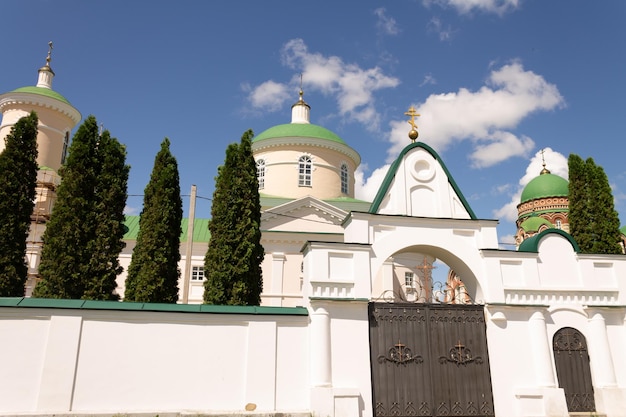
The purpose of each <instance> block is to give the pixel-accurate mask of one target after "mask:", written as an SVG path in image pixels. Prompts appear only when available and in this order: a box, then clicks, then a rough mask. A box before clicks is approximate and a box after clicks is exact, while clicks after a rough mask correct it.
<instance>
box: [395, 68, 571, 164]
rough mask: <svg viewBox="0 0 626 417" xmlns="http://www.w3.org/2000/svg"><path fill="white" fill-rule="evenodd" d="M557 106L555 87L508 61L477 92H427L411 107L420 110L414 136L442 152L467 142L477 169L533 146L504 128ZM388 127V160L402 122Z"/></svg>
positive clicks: (400, 143)
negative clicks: (426, 96) (427, 94)
mask: <svg viewBox="0 0 626 417" xmlns="http://www.w3.org/2000/svg"><path fill="white" fill-rule="evenodd" d="M563 105H564V99H563V97H562V96H561V94H560V93H559V91H558V89H557V87H556V86H555V85H553V84H550V83H548V82H547V81H546V80H545V79H544V78H543V77H541V76H540V75H537V74H535V73H533V72H532V71H527V70H524V68H523V67H522V65H521V64H520V63H519V62H513V63H511V64H507V65H504V66H502V67H501V68H499V69H496V70H493V71H492V72H491V74H490V75H489V77H488V79H487V81H486V85H485V86H483V87H482V88H480V89H479V90H478V91H470V90H468V89H465V88H461V89H459V91H457V92H452V93H443V94H433V95H431V96H429V97H428V98H427V99H426V101H425V102H424V103H422V104H420V105H416V106H415V107H416V108H417V111H418V113H420V114H421V117H420V118H419V120H418V124H419V132H420V135H421V136H422V137H426V138H427V142H428V144H429V145H431V146H432V147H433V148H435V149H436V150H437V151H438V152H443V151H444V150H445V149H447V148H448V147H450V146H451V145H452V144H454V143H456V142H460V141H464V140H469V141H471V142H472V144H473V152H472V153H471V154H470V156H469V157H470V160H471V163H472V165H473V166H474V167H476V168H483V167H489V166H492V165H495V164H497V163H499V162H502V161H504V160H506V159H508V158H510V157H513V156H522V157H523V156H527V155H528V152H530V151H531V150H532V149H533V147H534V143H533V141H532V139H531V138H529V137H527V136H523V135H522V136H516V135H515V134H513V133H511V132H510V131H508V129H513V128H515V127H516V126H517V125H518V124H519V123H520V122H521V121H522V120H523V119H524V118H526V117H527V116H529V115H530V114H532V113H534V112H537V111H547V110H553V109H555V108H557V107H559V106H563ZM390 128H391V130H390V136H389V140H390V142H391V143H392V146H391V147H390V148H389V150H388V155H389V159H394V158H395V157H396V156H397V155H398V153H399V152H400V151H401V150H402V149H403V148H404V147H405V146H406V144H407V139H406V122H405V121H402V122H399V121H392V122H391V123H390Z"/></svg>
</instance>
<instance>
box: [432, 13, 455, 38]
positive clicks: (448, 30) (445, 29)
mask: <svg viewBox="0 0 626 417" xmlns="http://www.w3.org/2000/svg"><path fill="white" fill-rule="evenodd" d="M427 28H428V30H429V31H430V32H434V33H436V34H437V36H439V40H440V41H449V40H450V39H451V38H452V35H453V34H454V30H452V26H450V25H447V26H445V25H444V24H443V22H442V21H441V19H439V18H438V17H433V18H432V19H430V22H428V25H427Z"/></svg>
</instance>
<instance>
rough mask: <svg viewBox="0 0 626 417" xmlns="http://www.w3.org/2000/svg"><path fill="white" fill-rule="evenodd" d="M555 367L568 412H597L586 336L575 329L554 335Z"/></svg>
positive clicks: (568, 329) (562, 330)
mask: <svg viewBox="0 0 626 417" xmlns="http://www.w3.org/2000/svg"><path fill="white" fill-rule="evenodd" d="M552 346H553V350H554V363H555V365H556V375H557V378H558V380H559V387H561V388H563V390H564V391H565V400H566V401H567V410H568V411H569V412H575V411H596V405H595V400H594V396H593V383H592V381H591V369H590V367H589V354H588V353H587V342H586V340H585V336H583V335H582V333H580V332H579V331H578V330H576V329H574V328H572V327H564V328H562V329H560V330H559V331H558V332H556V333H555V334H554V339H553V343H552Z"/></svg>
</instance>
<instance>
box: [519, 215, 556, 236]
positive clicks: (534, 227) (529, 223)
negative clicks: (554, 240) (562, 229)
mask: <svg viewBox="0 0 626 417" xmlns="http://www.w3.org/2000/svg"><path fill="white" fill-rule="evenodd" d="M543 225H545V226H548V228H549V229H552V228H554V225H553V224H552V223H550V222H549V221H548V220H546V219H544V218H543V217H539V216H533V217H529V218H528V219H526V220H524V221H523V222H522V224H521V225H520V226H522V229H524V230H525V231H526V232H536V231H538V230H539V228H540V227H541V226H543Z"/></svg>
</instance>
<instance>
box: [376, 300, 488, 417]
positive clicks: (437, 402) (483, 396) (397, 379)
mask: <svg viewBox="0 0 626 417" xmlns="http://www.w3.org/2000/svg"><path fill="white" fill-rule="evenodd" d="M368 313H369V328H370V349H371V369H372V391H373V393H372V394H373V405H374V410H373V411H374V415H375V416H381V417H383V416H492V415H494V406H493V399H492V392H491V377H490V371H489V356H488V352H487V339H486V333H485V319H484V313H483V306H481V305H464V304H450V305H437V304H408V303H370V304H369V309H368Z"/></svg>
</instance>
